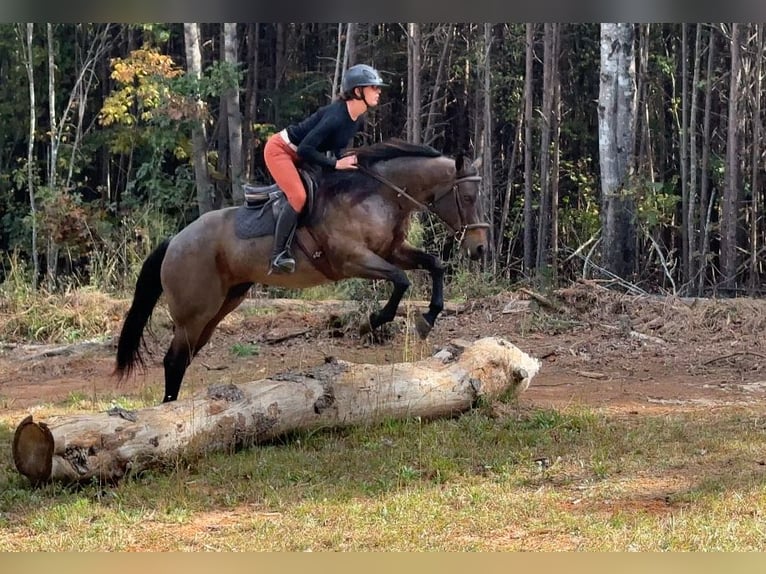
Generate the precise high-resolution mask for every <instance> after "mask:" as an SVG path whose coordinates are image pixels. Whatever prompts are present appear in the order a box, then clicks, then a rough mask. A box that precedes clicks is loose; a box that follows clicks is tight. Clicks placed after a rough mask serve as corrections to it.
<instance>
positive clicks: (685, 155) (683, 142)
mask: <svg viewBox="0 0 766 574" xmlns="http://www.w3.org/2000/svg"><path fill="white" fill-rule="evenodd" d="M688 26H689V25H688V24H686V23H683V24H681V126H680V128H681V134H680V138H679V139H680V143H679V155H680V156H681V158H680V159H681V263H682V265H681V269H682V273H681V275H682V277H681V282H682V283H683V282H685V281H688V280H689V279H690V276H689V274H688V273H689V269H690V264H689V260H690V258H691V256H690V254H689V224H688V219H687V218H688V216H689V71H688V68H689V64H688V60H689V45H688V44H689V42H688V38H687V36H688V32H687V29H688Z"/></svg>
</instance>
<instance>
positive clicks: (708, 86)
mask: <svg viewBox="0 0 766 574" xmlns="http://www.w3.org/2000/svg"><path fill="white" fill-rule="evenodd" d="M714 57H715V29H714V28H713V27H712V26H711V27H710V31H709V35H708V49H707V72H706V76H705V79H706V81H705V111H704V114H703V120H702V159H701V164H700V174H701V176H700V209H699V229H700V232H701V235H702V236H701V238H700V242H701V244H702V247H700V264H699V279H698V281H697V296H698V297H702V293H703V289H704V286H705V272H706V270H707V254H708V251H709V248H710V214H711V212H712V205H713V199H712V197H710V195H709V189H710V177H709V175H708V166H709V165H710V118H711V115H712V112H711V109H712V100H713V97H712V96H713V61H714V60H713V59H714Z"/></svg>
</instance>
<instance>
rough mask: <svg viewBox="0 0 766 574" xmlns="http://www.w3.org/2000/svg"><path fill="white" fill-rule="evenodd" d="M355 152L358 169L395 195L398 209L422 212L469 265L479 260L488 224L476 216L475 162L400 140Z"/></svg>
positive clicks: (478, 207) (478, 213) (477, 179)
mask: <svg viewBox="0 0 766 574" xmlns="http://www.w3.org/2000/svg"><path fill="white" fill-rule="evenodd" d="M356 152H357V160H358V161H359V165H360V167H361V168H362V169H363V170H365V171H366V173H367V174H369V175H371V176H372V177H373V178H375V179H377V180H378V181H379V182H381V183H383V184H384V185H385V186H386V187H388V188H389V189H391V190H393V191H395V192H396V198H397V199H396V201H397V202H398V203H399V204H400V205H402V206H407V208H409V209H417V208H427V209H428V210H429V211H431V212H433V213H434V214H436V215H437V216H438V217H439V218H440V219H441V220H442V221H444V223H445V224H446V225H447V226H448V227H450V228H452V231H454V232H455V236H456V237H457V238H458V240H459V241H460V242H461V244H462V246H463V247H464V248H465V249H466V251H468V255H469V256H470V257H471V259H479V258H481V257H483V256H484V254H485V253H486V252H487V245H488V242H487V229H488V228H489V224H487V223H484V221H483V220H482V216H481V201H480V198H479V183H480V182H481V176H480V175H479V172H478V168H479V164H480V162H479V161H476V162H474V163H472V164H466V163H465V161H464V160H463V157H462V155H460V156H458V157H457V159H454V160H453V159H450V158H448V157H445V156H444V155H442V154H441V152H439V151H437V150H435V149H434V148H432V147H430V146H427V145H419V144H412V143H408V142H404V141H401V140H389V141H388V142H381V143H379V144H374V145H372V146H367V147H365V148H360V149H358V150H356ZM376 162H380V163H376ZM373 164H375V167H374V168H372V169H370V167H371V166H372V165H373Z"/></svg>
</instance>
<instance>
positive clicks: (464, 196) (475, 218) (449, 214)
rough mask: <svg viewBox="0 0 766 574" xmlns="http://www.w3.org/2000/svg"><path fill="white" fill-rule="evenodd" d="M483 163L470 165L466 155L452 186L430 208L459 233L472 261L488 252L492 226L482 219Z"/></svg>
mask: <svg viewBox="0 0 766 574" xmlns="http://www.w3.org/2000/svg"><path fill="white" fill-rule="evenodd" d="M480 165H481V160H480V159H478V160H476V161H474V162H473V163H471V164H466V163H465V161H464V159H463V156H462V155H459V156H458V157H457V159H455V176H454V179H453V180H452V181H451V182H450V185H449V187H447V188H446V189H444V190H442V191H440V192H438V193H437V194H435V195H434V199H433V201H432V203H431V206H430V209H431V210H432V211H433V212H434V213H435V214H436V215H438V216H439V217H440V218H441V219H442V220H443V221H444V222H445V223H446V224H447V225H448V226H450V227H451V228H452V230H453V231H454V232H455V235H456V237H457V238H458V241H459V242H460V243H461V246H462V247H463V248H465V250H466V251H467V252H468V256H469V257H470V258H471V259H480V258H481V257H483V256H484V254H485V253H486V252H487V245H488V240H487V229H489V224H488V223H485V222H484V221H483V218H482V214H481V212H482V209H481V200H480V197H479V184H480V183H481V176H480V175H479V167H480Z"/></svg>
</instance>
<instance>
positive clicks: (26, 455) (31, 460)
mask: <svg viewBox="0 0 766 574" xmlns="http://www.w3.org/2000/svg"><path fill="white" fill-rule="evenodd" d="M53 444H54V441H53V435H52V434H51V431H50V429H48V425H46V424H45V423H36V422H34V421H33V420H32V415H29V416H28V417H27V418H25V419H24V420H23V421H21V423H20V424H19V426H18V427H16V432H15V433H14V435H13V462H14V463H15V464H16V469H17V470H18V471H19V472H20V473H21V474H23V475H24V476H26V477H27V478H28V479H29V480H30V481H31V482H32V483H33V484H40V483H43V482H46V481H48V480H49V479H50V477H51V469H52V466H53Z"/></svg>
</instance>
